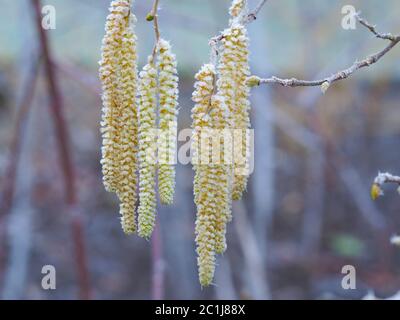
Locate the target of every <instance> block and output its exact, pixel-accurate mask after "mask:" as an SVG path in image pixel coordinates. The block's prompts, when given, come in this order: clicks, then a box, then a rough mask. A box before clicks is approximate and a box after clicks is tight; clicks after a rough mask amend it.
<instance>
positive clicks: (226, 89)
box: [217, 29, 236, 220]
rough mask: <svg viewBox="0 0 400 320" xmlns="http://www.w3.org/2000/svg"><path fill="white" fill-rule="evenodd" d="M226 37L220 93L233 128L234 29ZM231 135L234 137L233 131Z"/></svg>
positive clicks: (220, 69)
mask: <svg viewBox="0 0 400 320" xmlns="http://www.w3.org/2000/svg"><path fill="white" fill-rule="evenodd" d="M223 34H224V37H223V39H222V47H223V50H222V54H221V57H220V60H219V64H218V75H219V78H218V81H217V87H218V94H219V95H221V96H222V97H223V98H224V100H225V104H226V106H227V108H228V112H229V117H228V127H229V128H231V129H233V126H234V114H235V112H236V103H235V98H236V97H235V95H236V82H235V74H236V52H235V45H236V41H234V40H235V39H234V38H233V35H232V30H231V29H227V30H225V31H224V33H223ZM231 137H232V138H233V135H232V132H231ZM230 156H231V158H230V159H231V161H232V160H233V155H232V154H231V155H230ZM228 165H229V166H228V168H229V176H228V179H229V186H230V188H231V189H232V181H233V163H229V164H228ZM230 207H231V205H230V206H229V211H228V213H227V214H228V220H231V218H232V217H231V213H230V212H231V209H230Z"/></svg>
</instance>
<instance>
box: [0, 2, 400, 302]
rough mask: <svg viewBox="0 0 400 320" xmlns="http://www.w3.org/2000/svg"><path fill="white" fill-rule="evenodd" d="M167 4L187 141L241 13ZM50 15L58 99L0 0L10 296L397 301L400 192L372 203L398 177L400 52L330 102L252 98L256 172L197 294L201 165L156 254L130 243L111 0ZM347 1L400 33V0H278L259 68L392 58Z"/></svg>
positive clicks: (1, 230) (142, 28)
mask: <svg viewBox="0 0 400 320" xmlns="http://www.w3.org/2000/svg"><path fill="white" fill-rule="evenodd" d="M160 2H161V10H160V12H159V16H160V18H159V19H160V26H161V32H162V36H163V37H164V38H166V39H168V40H170V41H171V43H172V44H173V48H174V51H175V53H176V55H177V58H178V62H179V74H180V114H179V127H180V129H183V128H188V127H190V124H191V119H190V110H191V108H192V106H193V103H192V102H191V92H192V88H193V83H194V79H193V77H194V74H195V73H196V72H197V70H198V69H199V68H200V66H201V65H202V64H203V63H205V62H207V61H208V58H209V47H208V40H209V38H211V37H212V36H214V35H216V34H218V32H219V31H221V30H223V29H224V28H225V27H226V26H227V23H228V19H229V18H228V14H227V10H228V8H229V5H230V1H228V0H161V1H160ZM257 3H258V0H249V4H250V7H251V8H253V7H255V5H256V4H257ZM45 4H50V5H53V6H54V7H55V8H56V19H57V20H56V29H55V30H49V31H46V35H47V36H48V37H49V46H50V51H51V53H50V54H51V58H52V63H53V70H54V71H55V79H54V82H56V83H57V85H58V87H59V97H58V96H57V95H56V98H57V99H54V96H52V95H49V90H48V83H47V80H48V74H47V72H46V68H45V65H44V61H43V59H38V56H39V54H38V53H39V52H40V50H41V40H40V37H39V34H38V33H37V28H36V21H35V12H34V10H33V6H32V2H31V1H29V0H17V1H11V0H0V7H1V10H0V190H1V194H0V201H1V202H0V205H1V206H0V207H1V215H0V297H1V298H3V299H77V298H93V299H151V298H167V299H201V298H208V299H320V298H331V299H335V298H336V299H360V298H362V297H363V296H365V295H366V294H367V292H368V291H371V290H373V291H374V292H375V295H376V296H377V297H379V298H386V297H389V296H393V295H394V294H396V293H397V291H399V290H400V278H399V275H400V250H399V249H397V248H396V247H393V246H392V245H391V244H390V237H391V236H392V235H393V234H395V233H397V232H399V233H400V214H399V208H400V197H399V195H398V193H397V192H396V190H395V187H394V186H385V191H386V194H385V196H384V197H381V198H379V199H378V201H376V202H373V201H372V200H371V199H370V197H369V188H370V185H371V183H372V181H373V179H374V177H375V176H376V175H377V173H378V170H382V171H386V170H387V171H390V172H392V173H393V174H399V173H400V152H399V150H400V149H399V146H400V108H399V101H400V64H399V63H398V61H399V57H400V51H399V50H400V49H399V48H397V47H396V48H394V50H392V51H391V52H390V53H389V54H387V55H386V56H385V57H384V58H383V60H382V61H380V62H379V63H377V64H376V65H374V66H372V67H370V68H368V69H363V70H361V71H359V72H357V73H355V74H354V75H353V76H352V77H351V78H350V79H347V80H344V81H341V82H338V83H335V84H334V85H332V87H331V88H330V89H329V90H328V92H327V93H326V94H325V95H322V94H321V91H320V89H319V88H318V87H316V88H282V87H277V86H261V87H259V88H255V89H253V90H252V125H253V128H254V129H255V170H254V173H253V174H252V176H251V178H250V180H249V188H248V192H247V193H246V195H245V197H244V199H243V201H241V202H238V203H235V204H234V212H233V216H234V220H233V222H232V223H231V224H230V225H229V226H228V235H227V237H228V250H227V252H226V253H225V254H224V255H223V256H222V257H219V258H218V267H217V270H216V277H215V285H214V286H211V287H209V288H204V289H201V287H200V285H199V282H198V278H197V266H196V255H195V244H194V220H195V207H194V203H193V193H192V180H193V171H192V168H191V165H190V164H189V165H182V164H178V165H177V187H176V199H175V204H174V205H173V206H171V207H165V206H159V209H158V222H159V228H157V232H156V234H155V236H154V237H153V239H152V240H151V241H145V240H143V239H141V238H138V237H136V236H131V237H128V236H125V235H124V234H123V232H122V230H121V227H120V222H119V214H118V202H117V198H116V197H115V196H114V194H109V193H106V192H105V190H104V188H103V185H102V181H101V167H100V163H99V159H100V145H101V139H100V133H99V121H100V115H101V100H100V94H101V90H100V84H99V81H98V76H97V72H98V60H99V59H100V45H101V39H102V37H103V34H104V23H105V19H106V15H107V12H108V11H107V10H108V6H109V1H108V0H68V1H66V0H52V1H43V2H42V5H45ZM348 4H350V5H354V6H355V7H356V9H357V10H360V11H361V12H362V16H363V17H365V18H366V19H367V20H368V21H370V22H371V23H373V24H375V23H376V24H377V25H378V29H379V30H380V31H382V32H393V33H400V21H399V19H398V16H399V10H400V3H399V2H398V1H395V0H386V1H385V2H384V3H382V1H378V0H364V1H362V2H360V1H355V0H353V1H351V0H337V1H318V0H303V1H298V0H297V1H296V0H285V1H275V0H270V1H269V2H268V3H267V5H266V6H265V7H264V8H263V10H262V12H261V13H260V15H259V17H258V19H257V21H255V22H254V23H252V24H250V25H249V34H250V37H251V64H252V72H253V73H254V74H256V75H259V76H262V77H269V76H271V75H277V76H281V77H284V78H286V77H292V76H296V77H299V78H305V79H316V78H321V77H325V76H327V75H330V74H331V73H334V72H337V71H338V70H341V69H344V68H346V67H348V66H350V65H351V64H352V63H353V62H354V61H355V60H356V59H362V58H364V57H366V56H367V55H369V54H371V53H375V52H376V51H378V50H381V49H382V48H383V47H384V46H385V45H386V43H385V41H383V40H379V39H376V38H374V37H373V36H372V34H371V33H370V32H369V31H368V30H366V29H365V28H363V27H360V26H359V25H357V28H356V30H344V29H343V28H342V27H341V21H342V18H343V15H342V13H341V10H342V7H343V6H344V5H348ZM151 5H152V1H149V0H136V1H135V7H134V11H135V13H136V15H137V18H138V24H137V33H138V37H139V45H138V46H139V54H140V65H141V66H142V65H143V63H144V62H145V59H146V57H147V55H148V54H149V53H150V52H151V49H152V46H153V44H154V32H153V28H152V25H151V24H150V23H148V22H146V21H145V17H146V14H147V13H148V12H149V11H150V9H151ZM38 61H39V62H38ZM59 100H60V101H62V103H60V101H59ZM54 101H56V102H54ZM57 101H58V102H57ZM54 103H55V104H56V107H59V108H58V109H57V108H54ZM54 110H56V111H55V112H54ZM57 110H58V111H57ZM60 110H61V111H62V112H61V113H62V114H63V117H64V120H65V121H62V120H63V119H61V121H60V118H57V117H58V116H59V115H60V114H61V113H60ZM60 123H61V124H63V123H64V124H65V127H63V126H61V129H60ZM65 142H66V143H67V145H68V146H69V150H65V149H63V143H65ZM183 143H184V142H179V145H182V144H183ZM65 155H67V157H65ZM66 158H67V159H66ZM69 160H70V161H69ZM69 162H70V163H72V165H69ZM44 265H53V266H54V267H55V268H56V272H57V289H56V290H48V291H46V290H43V289H42V287H41V281H42V277H43V276H44V275H43V274H42V273H41V271H42V267H43V266H44ZM344 265H353V266H354V267H355V268H356V271H357V289H356V290H343V289H342V287H341V281H342V277H343V276H344V275H343V274H342V273H341V270H342V267H343V266H344Z"/></svg>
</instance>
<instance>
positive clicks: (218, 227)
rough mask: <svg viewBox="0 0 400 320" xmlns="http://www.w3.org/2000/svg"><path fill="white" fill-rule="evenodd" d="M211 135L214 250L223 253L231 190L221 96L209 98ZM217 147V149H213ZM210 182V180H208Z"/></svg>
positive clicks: (225, 119) (225, 126) (226, 124)
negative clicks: (214, 205) (214, 216)
mask: <svg viewBox="0 0 400 320" xmlns="http://www.w3.org/2000/svg"><path fill="white" fill-rule="evenodd" d="M209 115H210V119H211V126H212V135H213V136H214V137H217V140H218V141H217V143H216V144H214V143H213V145H212V151H213V153H214V155H215V156H217V155H219V157H218V158H217V159H215V158H213V161H214V162H215V161H217V162H215V163H214V162H213V163H212V166H211V168H210V170H211V171H212V173H213V177H214V180H215V181H214V183H213V184H212V185H211V187H212V193H213V194H214V197H215V203H216V208H215V211H216V221H215V252H216V253H223V252H224V251H225V250H226V239H225V234H226V224H227V223H228V221H230V220H231V190H230V182H231V181H230V179H229V173H230V169H231V166H230V165H229V164H227V163H226V162H225V153H227V152H232V151H231V149H230V148H229V143H228V141H227V140H226V138H227V139H229V135H225V133H226V132H228V133H229V131H226V130H225V129H227V128H229V125H228V108H227V107H226V105H225V100H224V98H223V97H222V96H219V95H214V96H213V97H212V99H211V106H210V111H209ZM214 148H218V149H219V150H214ZM210 183H212V181H211V182H210Z"/></svg>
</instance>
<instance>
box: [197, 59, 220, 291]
mask: <svg viewBox="0 0 400 320" xmlns="http://www.w3.org/2000/svg"><path fill="white" fill-rule="evenodd" d="M215 76H216V74H215V68H214V67H213V66H212V65H211V64H206V65H204V66H203V67H202V68H201V70H200V71H199V72H198V73H197V74H196V77H195V78H196V83H195V91H194V92H193V97H192V99H193V101H194V102H195V106H194V107H193V109H192V119H193V124H192V129H193V140H192V148H193V157H194V159H193V160H194V170H195V178H194V198H195V203H196V207H197V218H196V228H195V232H196V245H197V248H196V251H197V255H198V258H197V264H198V268H199V280H200V284H201V285H202V286H208V285H210V284H211V282H212V279H213V278H214V272H215V234H216V232H215V225H216V212H215V201H214V200H215V197H214V196H213V194H212V193H211V192H209V187H210V186H211V183H212V182H213V177H212V175H213V172H212V171H211V170H210V168H211V167H210V166H209V165H208V164H202V162H201V160H202V159H201V158H202V156H201V155H200V153H201V150H200V140H201V135H202V134H207V133H208V131H209V130H210V126H211V123H210V117H209V116H208V114H207V113H208V110H209V107H210V102H211V96H212V94H213V89H214V79H215Z"/></svg>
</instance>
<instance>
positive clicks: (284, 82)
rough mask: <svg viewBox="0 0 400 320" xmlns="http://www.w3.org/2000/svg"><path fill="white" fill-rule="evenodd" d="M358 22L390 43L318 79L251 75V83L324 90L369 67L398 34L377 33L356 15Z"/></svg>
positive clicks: (381, 55) (396, 42)
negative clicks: (315, 87) (316, 87)
mask: <svg viewBox="0 0 400 320" xmlns="http://www.w3.org/2000/svg"><path fill="white" fill-rule="evenodd" d="M356 18H357V20H358V22H359V23H360V24H361V25H363V26H365V27H366V28H367V29H369V30H370V31H371V32H372V33H373V34H374V35H375V36H376V37H377V38H380V39H384V40H388V41H390V43H389V44H388V45H387V46H386V47H385V48H383V49H382V50H381V51H379V52H377V53H375V54H373V55H370V56H368V57H366V58H365V59H363V60H361V61H356V62H354V63H353V65H351V66H350V67H349V68H347V69H344V70H341V71H339V72H337V73H335V74H333V75H331V76H330V77H326V78H323V79H319V80H311V81H309V80H299V79H296V78H291V79H282V78H278V77H275V76H273V77H270V78H264V79H263V78H258V77H254V76H253V77H251V80H252V82H251V85H253V86H254V85H261V84H279V85H281V86H284V87H313V86H322V87H321V89H322V91H323V92H325V91H326V90H327V89H328V88H329V86H330V85H331V84H332V83H333V82H336V81H339V80H343V79H346V78H348V77H349V76H351V75H352V74H353V73H354V72H356V71H357V70H359V69H362V68H365V67H369V66H371V65H373V64H375V63H376V62H378V61H379V60H380V59H381V58H382V57H383V56H384V55H385V54H387V53H388V52H389V51H390V50H392V49H393V48H394V47H395V46H396V45H397V44H398V43H399V42H400V35H397V36H394V35H392V34H390V33H379V32H378V31H377V30H376V27H375V26H373V25H371V24H370V23H369V22H368V21H366V20H365V19H363V18H361V17H360V16H359V15H356Z"/></svg>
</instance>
